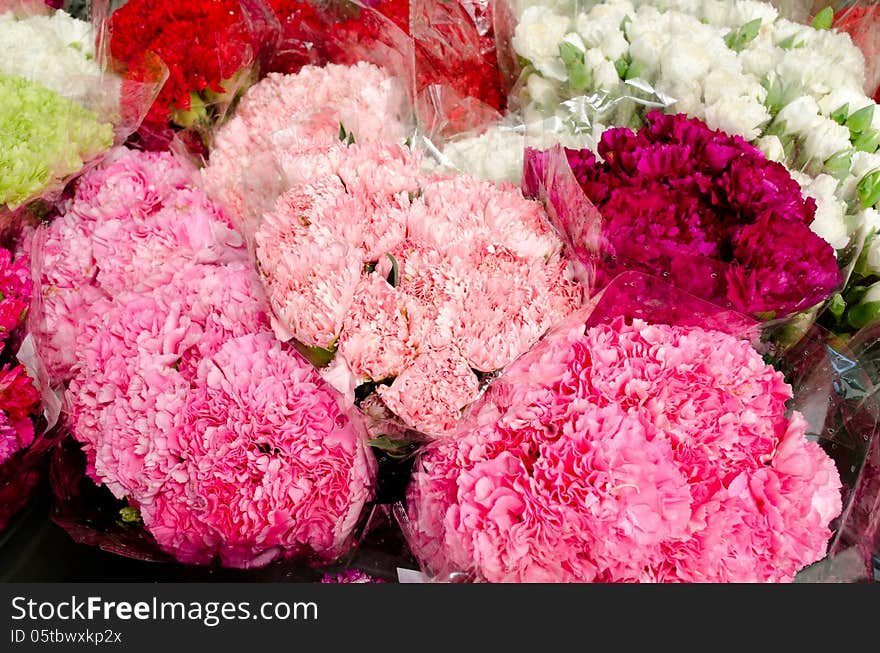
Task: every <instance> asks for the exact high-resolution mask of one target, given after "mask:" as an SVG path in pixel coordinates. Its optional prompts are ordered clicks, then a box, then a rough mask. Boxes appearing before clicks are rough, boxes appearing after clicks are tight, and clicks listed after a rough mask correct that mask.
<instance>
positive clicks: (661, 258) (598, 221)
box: [524, 112, 842, 319]
mask: <svg viewBox="0 0 880 653" xmlns="http://www.w3.org/2000/svg"><path fill="white" fill-rule="evenodd" d="M646 119H647V123H648V124H647V125H646V126H645V127H644V128H642V129H640V130H639V131H638V132H636V133H633V132H631V131H630V130H628V129H625V128H616V129H609V130H607V131H605V133H604V134H603V135H602V140H601V142H600V143H599V146H598V148H597V151H598V157H601V162H600V159H599V158H597V156H596V155H594V154H593V153H592V151H590V150H565V153H564V154H563V151H562V149H561V148H557V149H556V150H551V151H547V152H543V153H539V152H537V151H534V150H531V151H529V152H528V153H527V155H526V167H527V170H526V179H525V181H524V186H525V188H526V190H527V192H528V193H530V194H531V195H532V196H535V197H538V196H540V197H543V198H545V199H548V200H549V201H551V202H552V201H554V200H555V201H557V203H558V202H559V200H558V198H559V196H560V195H561V194H562V193H565V192H566V191H567V192H569V193H570V192H575V193H577V192H578V186H579V187H580V189H582V191H583V192H584V193H585V194H586V197H587V199H588V200H589V202H588V203H587V204H588V206H587V207H586V208H585V209H581V210H578V208H579V207H576V208H575V210H574V211H569V210H568V206H556V207H555V210H554V211H553V212H552V215H553V216H554V220H555V223H556V225H557V227H558V228H559V229H560V230H561V231H562V232H563V233H565V234H566V235H567V237H568V238H569V239H570V241H571V242H572V248H573V251H575V252H576V253H578V254H580V256H581V262H582V263H583V264H585V265H588V266H592V267H593V268H595V272H594V276H595V278H596V284H597V285H598V286H599V287H601V286H603V285H605V284H606V283H607V282H608V281H609V280H610V279H611V278H613V277H614V276H616V275H617V274H619V273H620V272H621V271H623V270H624V269H627V268H631V267H635V268H637V269H640V270H642V271H644V272H647V273H657V272H658V271H659V272H662V275H663V276H664V277H668V278H670V281H672V282H673V283H675V284H676V285H679V286H680V287H682V288H684V289H687V290H689V291H690V292H692V293H693V294H696V295H698V296H700V297H702V298H704V299H706V300H709V301H712V302H715V303H718V304H720V305H729V306H732V307H734V308H736V309H737V310H739V311H741V312H744V313H748V314H751V315H754V316H756V317H761V318H762V319H772V318H781V317H785V316H788V315H791V314H792V313H795V312H798V311H804V310H806V309H809V308H811V307H813V306H814V305H816V304H819V303H821V302H823V301H824V300H825V299H827V298H828V297H829V296H830V295H831V293H832V292H833V291H834V290H836V289H837V288H838V287H839V286H840V285H841V283H842V277H841V273H840V271H839V270H838V265H837V261H836V259H835V256H834V250H833V249H832V247H831V245H829V244H828V243H827V242H826V241H825V240H823V239H822V238H821V237H820V236H819V235H817V234H816V233H814V231H821V230H822V229H823V226H822V225H820V226H819V227H818V228H817V226H816V224H815V222H816V217H817V211H816V202H815V201H814V200H813V199H812V198H807V199H804V197H803V196H802V195H801V191H800V187H799V186H798V184H797V182H796V181H794V179H792V177H791V175H790V174H789V173H788V171H787V170H786V169H785V167H784V166H783V165H782V164H780V163H776V162H773V161H769V160H767V159H766V158H765V157H764V155H763V154H762V153H761V152H760V150H758V149H757V148H755V147H753V146H752V145H749V144H748V143H746V142H745V141H744V140H743V139H742V138H741V137H738V136H729V135H727V134H723V133H721V132H719V131H713V130H711V129H709V128H708V127H707V126H706V125H705V124H703V123H702V122H700V121H699V120H696V119H689V118H686V117H685V116H683V115H663V114H661V113H659V112H654V113H650V114H648V116H647V118H646ZM563 156H564V157H565V160H564V161H560V160H559V159H560V158H562V157H563ZM565 174H571V175H573V177H574V178H575V179H576V180H577V184H576V185H575V186H574V187H572V185H571V184H568V185H566V184H565V181H564V180H563V181H559V180H558V177H559V176H560V175H565ZM556 185H558V186H559V188H555V187H554V186H556ZM568 202H569V203H571V199H570V198H568Z"/></svg>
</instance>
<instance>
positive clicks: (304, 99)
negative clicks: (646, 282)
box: [204, 64, 581, 436]
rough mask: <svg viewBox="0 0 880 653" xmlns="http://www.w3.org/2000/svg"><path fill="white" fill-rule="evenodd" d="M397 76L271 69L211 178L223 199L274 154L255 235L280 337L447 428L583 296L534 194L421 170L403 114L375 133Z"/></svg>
mask: <svg viewBox="0 0 880 653" xmlns="http://www.w3.org/2000/svg"><path fill="white" fill-rule="evenodd" d="M371 76H372V78H371ZM391 81H392V80H391V79H390V78H387V77H385V76H384V73H382V72H381V71H380V70H379V69H378V68H376V67H374V66H370V65H368V64H358V65H356V66H353V67H343V66H336V65H330V66H327V67H325V68H315V67H307V68H303V70H302V71H301V72H300V73H299V74H297V75H294V76H286V77H285V76H275V77H273V76H270V77H269V78H268V79H267V80H265V81H263V82H261V83H260V84H258V85H256V86H255V87H253V88H252V89H251V90H250V91H249V92H248V93H247V94H246V96H245V98H244V99H243V101H242V103H241V105H240V107H239V112H238V115H237V116H236V117H235V118H234V119H233V120H231V121H230V122H229V123H228V124H227V125H226V126H225V127H224V128H223V129H222V130H221V132H220V133H219V134H218V137H217V144H218V149H216V150H214V151H213V152H212V154H211V162H210V164H209V166H208V167H207V168H206V170H205V172H204V176H205V178H206V183H207V186H208V188H210V189H213V190H215V191H216V192H217V193H218V195H219V196H221V197H222V196H223V194H224V193H226V194H227V195H228V194H229V192H230V190H231V189H233V190H234V189H235V188H236V185H238V187H239V189H241V188H242V180H241V175H242V172H243V168H242V167H232V166H233V164H237V166H242V165H243V166H244V167H245V168H246V170H247V173H246V174H248V176H249V177H248V183H249V184H252V185H253V187H254V188H256V189H262V188H265V187H269V186H271V183H270V182H266V183H264V182H263V181H262V180H261V179H259V178H257V179H254V178H253V177H255V176H258V175H259V174H266V175H269V176H270V177H271V176H272V175H271V174H270V173H272V172H273V168H272V166H270V167H269V168H268V171H267V169H266V168H264V167H263V166H262V165H252V164H251V163H250V160H251V159H254V158H257V155H261V154H262V155H264V156H266V155H267V156H268V158H269V159H270V160H271V161H272V162H273V163H276V164H277V167H278V168H279V169H280V177H282V182H283V183H282V185H281V188H280V189H279V190H280V192H279V196H278V199H277V201H276V202H275V203H274V205H270V206H269V207H268V209H266V210H265V211H264V212H262V214H261V215H260V216H259V217H258V219H257V220H255V221H254V220H248V221H246V224H245V231H246V233H250V232H252V233H253V239H254V243H255V249H256V257H257V262H258V266H259V269H260V272H261V276H262V279H263V282H264V284H265V287H266V289H267V292H268V295H269V300H270V302H271V305H272V308H273V313H274V316H275V318H276V320H275V326H276V330H277V332H278V334H279V336H281V337H283V338H285V339H287V338H292V339H294V340H295V341H296V342H297V343H298V344H299V346H300V347H305V348H309V349H310V350H311V353H312V354H313V355H314V356H320V357H322V358H323V359H324V360H323V361H322V362H323V363H324V364H326V363H327V362H328V361H329V360H330V359H331V358H332V363H331V365H330V367H328V368H327V369H326V374H327V378H331V379H333V381H334V383H335V384H336V385H337V387H339V388H340V389H341V390H343V391H346V392H352V393H353V391H354V389H355V388H357V394H358V397H359V398H360V399H365V398H366V396H367V395H370V394H376V395H378V398H379V399H381V403H382V404H384V406H385V407H386V408H388V409H390V411H391V412H392V413H393V414H394V415H396V416H397V417H398V418H400V420H401V421H402V422H403V424H404V425H405V426H406V427H409V428H412V429H415V430H418V431H421V432H423V433H426V434H428V435H430V436H440V435H443V434H445V433H447V432H448V431H450V429H452V428H453V427H454V425H455V423H456V421H457V419H458V417H459V415H460V413H461V410H462V408H463V407H464V406H466V405H467V404H469V403H471V402H472V401H473V400H474V399H476V397H477V396H478V393H479V391H480V386H481V377H483V376H485V375H487V374H490V373H492V372H495V371H496V370H498V369H500V368H502V367H504V366H505V365H506V364H508V363H509V362H511V361H512V360H514V359H515V358H516V357H517V356H519V355H520V354H522V353H524V352H525V351H526V350H527V349H528V348H529V347H530V346H531V345H532V344H534V343H535V342H536V341H537V340H538V339H539V338H540V337H541V336H542V335H543V333H544V332H545V331H546V330H547V329H548V328H549V327H550V326H551V325H552V324H553V323H554V322H555V321H556V320H558V319H560V318H561V317H563V316H565V315H566V314H568V313H569V312H571V311H572V310H574V308H575V307H576V306H577V305H579V303H580V299H581V291H580V287H579V286H578V285H577V284H576V283H575V282H574V280H573V278H572V272H571V270H570V269H569V266H568V265H567V264H566V262H565V261H564V260H563V259H562V258H561V256H560V252H561V248H562V244H561V242H560V241H559V240H558V239H557V238H556V237H555V236H554V235H553V233H552V232H551V231H550V230H549V228H548V227H547V226H546V225H545V222H544V215H543V211H542V209H541V207H540V205H539V204H538V203H537V202H533V201H529V200H526V199H524V198H523V196H522V194H521V193H520V191H519V190H518V189H516V188H515V187H513V186H510V185H506V186H496V185H494V184H491V183H489V182H484V181H479V180H475V179H473V178H469V177H466V176H461V177H432V176H426V175H423V174H422V173H421V172H420V165H419V156H418V155H417V154H416V153H413V152H411V151H410V150H409V149H408V148H406V147H404V146H402V145H398V144H396V143H395V141H397V142H400V140H402V136H403V134H404V133H405V131H404V130H403V124H404V123H403V122H402V121H399V122H395V120H394V119H393V118H392V120H391V121H386V122H384V123H383V124H381V125H380V126H378V128H373V129H371V128H370V126H371V125H372V124H373V121H375V119H376V116H377V115H383V114H378V113H374V112H373V111H374V110H373V107H375V106H376V105H377V104H378V105H380V106H381V105H389V104H390V105H391V106H396V102H397V96H396V95H395V94H390V95H389V94H388V89H392V88H394V87H393V86H391V85H389V82H391ZM366 100H369V101H366ZM389 100H394V102H393V103H391V102H389ZM330 101H333V102H334V104H332V105H329V106H328V105H327V103H328V102H330ZM325 106H326V107H327V109H326V110H325V109H324V108H323V107H325ZM301 107H309V108H310V109H311V111H303V110H302V109H301ZM384 115H387V114H384ZM392 115H393V114H392ZM276 126H277V127H284V129H283V130H282V131H280V132H278V133H277V134H274V135H273V136H272V137H271V138H269V139H267V138H266V137H265V130H267V129H272V128H273V127H276ZM361 134H363V135H365V137H366V138H365V140H364V141H361V140H360V138H361ZM261 139H262V140H261ZM261 142H262V143H264V144H265V147H266V148H267V149H265V150H262V148H260V147H259V144H260V143H261ZM218 154H219V155H220V156H218ZM248 157H251V159H248ZM258 160H263V159H258ZM255 172H256V173H257V175H255V174H254V173H255ZM270 181H271V180H270ZM257 192H258V191H255V194H256V193H257ZM242 194H243V193H242ZM229 203H230V206H233V207H235V208H237V207H238V206H241V204H239V203H238V201H237V198H236V197H234V196H233V197H232V201H230V202H229ZM314 356H313V358H314ZM315 360H316V361H317V359H315Z"/></svg>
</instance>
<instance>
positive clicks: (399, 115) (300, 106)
mask: <svg viewBox="0 0 880 653" xmlns="http://www.w3.org/2000/svg"><path fill="white" fill-rule="evenodd" d="M407 117H408V102H407V95H406V89H405V88H404V87H403V85H402V84H401V83H400V82H399V81H398V80H397V79H396V78H394V77H393V76H391V75H390V74H389V73H388V72H387V71H385V70H384V69H382V68H379V67H378V66H375V65H373V64H369V63H366V62H360V63H357V64H355V65H353V66H343V65H337V64H328V65H327V66H324V67H318V66H306V67H304V68H303V69H302V70H300V72H299V73H297V74H295V75H282V74H279V73H270V74H269V75H268V76H267V77H266V78H265V79H263V80H261V81H260V82H259V83H258V84H256V85H255V86H253V87H251V88H250V89H249V90H248V91H247V92H246V93H245V95H244V96H243V97H242V100H241V102H240V103H239V105H238V107H237V109H236V112H235V115H234V116H233V117H232V118H230V119H229V121H228V122H227V123H225V124H224V125H223V126H222V127H221V128H220V129H218V130H217V132H216V134H215V137H214V142H213V147H212V149H211V152H210V159H209V162H208V165H207V166H206V167H205V169H204V170H203V172H202V179H203V181H204V184H205V189H206V190H207V192H208V194H209V195H211V197H213V198H215V199H217V200H220V201H222V202H223V204H225V205H226V206H227V207H228V208H229V209H230V213H231V215H232V217H233V219H234V220H235V221H236V224H237V226H239V227H241V228H242V229H243V231H244V232H245V233H246V234H248V233H249V232H252V231H253V227H252V226H251V225H247V226H245V225H244V222H245V220H246V213H247V212H248V211H247V210H248V209H249V208H250V207H249V203H248V202H246V201H245V195H246V194H247V193H248V192H251V191H253V192H256V193H257V194H259V195H265V194H267V193H268V192H269V191H270V190H271V189H270V188H269V187H262V188H261V187H260V183H261V182H262V181H266V182H267V183H268V182H269V179H268V178H267V179H263V177H264V176H268V171H266V170H264V169H263V165H262V162H263V161H264V160H265V159H266V158H267V157H268V158H270V159H272V160H273V161H274V160H275V159H278V160H279V161H281V163H282V167H283V168H284V171H285V173H286V174H287V175H289V176H290V177H291V179H294V180H295V179H297V178H299V177H302V176H303V175H305V174H308V172H309V170H310V168H309V167H305V168H304V170H303V171H300V170H297V169H296V168H295V167H294V166H290V165H286V164H284V155H285V153H286V152H288V151H290V152H293V153H295V154H299V153H301V152H307V151H315V152H316V153H317V154H319V155H320V154H321V153H322V152H323V151H324V150H326V149H327V148H330V147H332V146H336V145H338V144H339V143H340V136H342V137H343V138H344V139H345V140H346V141H347V140H352V141H357V142H358V143H360V144H364V143H375V142H388V143H394V142H399V143H403V142H404V140H405V139H406V138H407V136H408V133H407V132H408V120H407ZM297 163H299V164H302V163H304V161H297Z"/></svg>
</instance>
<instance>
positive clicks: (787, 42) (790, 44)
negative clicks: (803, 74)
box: [776, 34, 804, 50]
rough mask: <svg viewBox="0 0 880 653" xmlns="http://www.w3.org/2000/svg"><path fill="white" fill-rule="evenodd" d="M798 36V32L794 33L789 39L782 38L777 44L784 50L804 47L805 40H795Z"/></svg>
mask: <svg viewBox="0 0 880 653" xmlns="http://www.w3.org/2000/svg"><path fill="white" fill-rule="evenodd" d="M796 36H797V34H792V35H791V36H789V37H788V38H787V39H782V40H781V41H780V42H779V43H777V44H776V45H777V46H778V47H780V48H782V49H783V50H794V49H795V48H802V47H804V42H803V41H795V40H794V39H795V37H796Z"/></svg>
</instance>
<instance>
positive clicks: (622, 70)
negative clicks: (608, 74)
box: [614, 57, 629, 79]
mask: <svg viewBox="0 0 880 653" xmlns="http://www.w3.org/2000/svg"><path fill="white" fill-rule="evenodd" d="M614 68H615V70H617V76H618V77H620V79H626V71H627V70H629V62H628V61H627V60H626V58H624V57H621V58H620V59H618V60H617V61H615V62H614Z"/></svg>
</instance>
